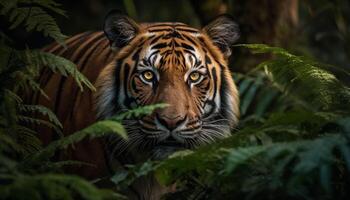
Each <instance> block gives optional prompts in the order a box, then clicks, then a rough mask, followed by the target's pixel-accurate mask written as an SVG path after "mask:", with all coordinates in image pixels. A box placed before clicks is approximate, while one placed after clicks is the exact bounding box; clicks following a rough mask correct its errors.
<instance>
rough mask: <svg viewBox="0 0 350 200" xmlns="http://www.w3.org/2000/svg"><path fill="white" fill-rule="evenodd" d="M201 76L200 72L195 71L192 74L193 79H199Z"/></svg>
mask: <svg viewBox="0 0 350 200" xmlns="http://www.w3.org/2000/svg"><path fill="white" fill-rule="evenodd" d="M199 78H200V74H199V73H198V72H193V73H191V74H190V79H191V81H198V79H199Z"/></svg>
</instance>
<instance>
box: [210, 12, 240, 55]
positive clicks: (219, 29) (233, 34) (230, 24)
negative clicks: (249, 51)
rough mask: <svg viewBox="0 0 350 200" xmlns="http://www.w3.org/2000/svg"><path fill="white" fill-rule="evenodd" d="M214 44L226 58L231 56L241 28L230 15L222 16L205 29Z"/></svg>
mask: <svg viewBox="0 0 350 200" xmlns="http://www.w3.org/2000/svg"><path fill="white" fill-rule="evenodd" d="M203 31H204V32H205V33H206V34H207V35H208V36H209V37H210V39H211V40H212V41H213V43H214V44H215V45H216V46H217V47H219V49H220V50H221V51H222V52H223V53H224V55H225V56H226V57H229V56H230V55H231V47H232V46H233V44H234V43H235V42H236V41H237V40H238V38H239V27H238V24H236V22H234V21H233V19H232V17H231V16H229V15H221V16H219V17H217V18H215V19H214V20H213V21H211V22H210V23H209V24H208V25H206V26H205V27H204V28H203Z"/></svg>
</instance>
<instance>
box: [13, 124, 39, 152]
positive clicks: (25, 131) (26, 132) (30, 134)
mask: <svg viewBox="0 0 350 200" xmlns="http://www.w3.org/2000/svg"><path fill="white" fill-rule="evenodd" d="M14 131H16V133H17V138H16V142H17V143H18V144H19V145H20V146H21V149H22V152H21V153H22V155H30V154H31V153H34V152H37V151H38V150H40V149H41V148H42V146H41V144H42V143H41V141H40V139H39V138H38V137H37V133H36V132H35V131H33V130H32V129H29V128H27V127H25V126H19V125H17V126H15V127H14Z"/></svg>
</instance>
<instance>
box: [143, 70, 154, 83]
mask: <svg viewBox="0 0 350 200" xmlns="http://www.w3.org/2000/svg"><path fill="white" fill-rule="evenodd" d="M142 77H143V79H144V80H145V81H149V82H151V81H152V80H153V79H154V77H155V76H154V73H153V72H152V71H150V70H147V71H144V72H142Z"/></svg>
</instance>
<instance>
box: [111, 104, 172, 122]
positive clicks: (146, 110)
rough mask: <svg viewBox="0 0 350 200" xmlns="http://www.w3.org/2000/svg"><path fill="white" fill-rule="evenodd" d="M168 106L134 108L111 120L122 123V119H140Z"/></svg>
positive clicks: (155, 105)
mask: <svg viewBox="0 0 350 200" xmlns="http://www.w3.org/2000/svg"><path fill="white" fill-rule="evenodd" d="M167 106H168V105H167V104H162V103H160V104H153V105H147V106H142V107H138V108H134V109H131V110H128V111H125V112H124V113H121V114H118V115H117V116H115V117H112V118H111V119H113V120H116V121H120V120H122V119H130V118H133V117H136V118H137V117H140V116H142V115H149V114H152V112H153V111H154V110H155V109H158V108H164V107H167Z"/></svg>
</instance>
